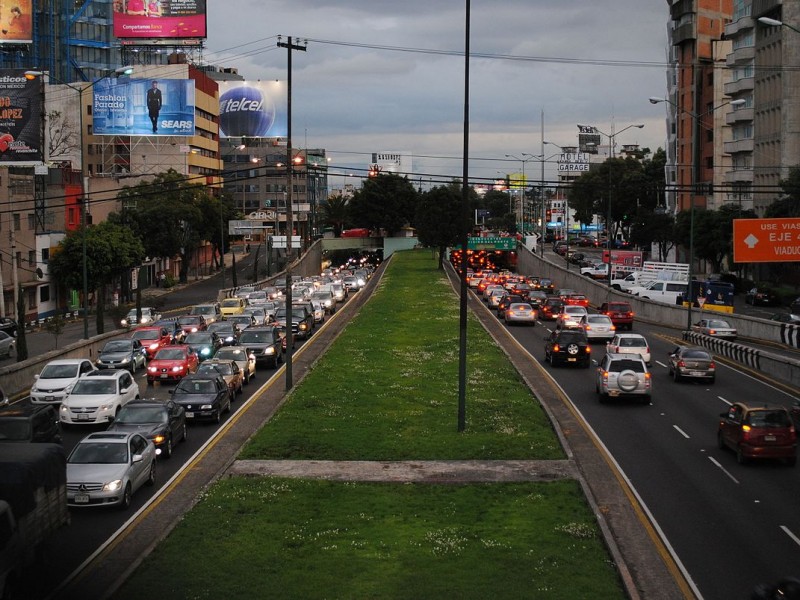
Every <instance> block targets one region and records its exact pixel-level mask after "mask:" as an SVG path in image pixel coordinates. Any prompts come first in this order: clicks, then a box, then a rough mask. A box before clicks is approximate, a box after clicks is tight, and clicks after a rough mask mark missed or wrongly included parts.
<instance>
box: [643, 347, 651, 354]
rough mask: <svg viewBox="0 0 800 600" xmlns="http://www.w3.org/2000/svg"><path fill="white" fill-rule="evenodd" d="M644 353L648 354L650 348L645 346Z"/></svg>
mask: <svg viewBox="0 0 800 600" xmlns="http://www.w3.org/2000/svg"><path fill="white" fill-rule="evenodd" d="M644 351H645V352H647V354H650V346H645V347H644Z"/></svg>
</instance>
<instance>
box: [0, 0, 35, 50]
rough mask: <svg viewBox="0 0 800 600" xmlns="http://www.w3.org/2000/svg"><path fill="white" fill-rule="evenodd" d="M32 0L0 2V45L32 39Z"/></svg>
mask: <svg viewBox="0 0 800 600" xmlns="http://www.w3.org/2000/svg"><path fill="white" fill-rule="evenodd" d="M32 6H33V0H14V1H13V2H6V3H4V4H3V3H0V45H4V44H30V43H31V42H32V41H33V25H32V24H33V19H32V18H31V17H32V13H33V8H32Z"/></svg>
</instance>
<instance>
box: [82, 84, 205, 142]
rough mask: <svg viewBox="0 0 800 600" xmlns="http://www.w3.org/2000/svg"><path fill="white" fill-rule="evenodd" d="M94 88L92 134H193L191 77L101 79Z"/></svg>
mask: <svg viewBox="0 0 800 600" xmlns="http://www.w3.org/2000/svg"><path fill="white" fill-rule="evenodd" d="M93 89H94V91H93V95H92V117H93V127H92V132H93V133H94V134H95V135H159V136H165V135H186V136H191V135H194V106H195V99H194V81H192V80H191V79H103V80H101V81H98V82H97V83H96V84H95V86H94V88H93Z"/></svg>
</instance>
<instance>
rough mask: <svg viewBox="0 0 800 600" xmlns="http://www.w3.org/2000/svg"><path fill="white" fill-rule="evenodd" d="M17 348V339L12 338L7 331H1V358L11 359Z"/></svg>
mask: <svg viewBox="0 0 800 600" xmlns="http://www.w3.org/2000/svg"><path fill="white" fill-rule="evenodd" d="M16 347H17V340H16V338H13V337H11V336H10V335H8V334H7V333H6V332H5V331H0V356H7V357H8V358H11V353H12V352H14V349H15V348H16Z"/></svg>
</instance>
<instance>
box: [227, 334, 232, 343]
mask: <svg viewBox="0 0 800 600" xmlns="http://www.w3.org/2000/svg"><path fill="white" fill-rule="evenodd" d="M225 341H226V342H232V341H233V336H232V335H229V336H227V337H226V338H225Z"/></svg>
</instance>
